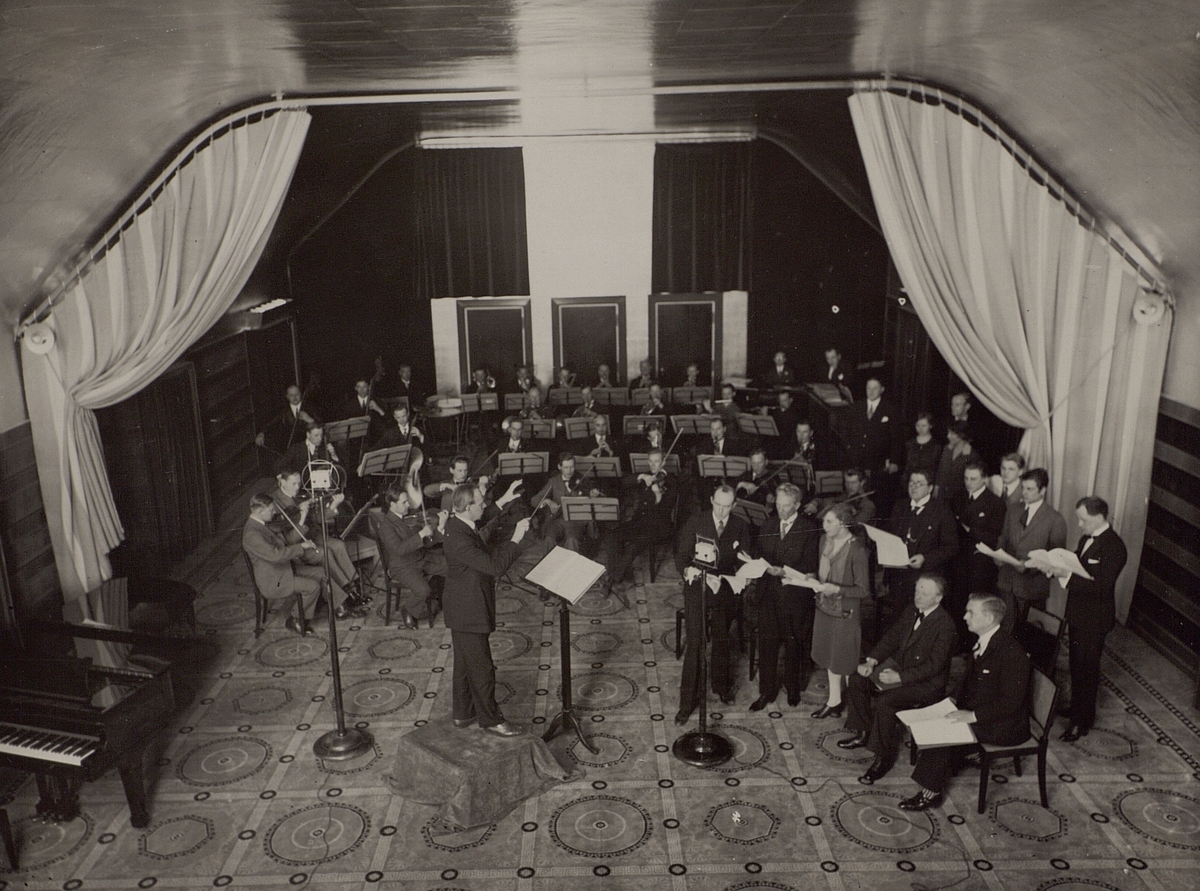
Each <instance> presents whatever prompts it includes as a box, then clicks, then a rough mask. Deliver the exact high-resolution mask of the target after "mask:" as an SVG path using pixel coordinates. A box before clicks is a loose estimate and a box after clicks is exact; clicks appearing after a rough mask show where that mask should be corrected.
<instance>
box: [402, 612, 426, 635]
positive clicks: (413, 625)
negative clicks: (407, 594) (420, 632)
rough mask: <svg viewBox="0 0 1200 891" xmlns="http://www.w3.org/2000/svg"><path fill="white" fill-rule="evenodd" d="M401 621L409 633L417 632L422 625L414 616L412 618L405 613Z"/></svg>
mask: <svg viewBox="0 0 1200 891" xmlns="http://www.w3.org/2000/svg"><path fill="white" fill-rule="evenodd" d="M400 620H401V621H402V622H403V623H404V627H405V628H407V629H408V630H409V631H416V630H417V629H418V628H420V627H421V623H420V622H418V621H417V620H416V619H415V618H413V617H412V616H410V615H409V614H408V613H405V614H404V615H403V616H401V617H400Z"/></svg>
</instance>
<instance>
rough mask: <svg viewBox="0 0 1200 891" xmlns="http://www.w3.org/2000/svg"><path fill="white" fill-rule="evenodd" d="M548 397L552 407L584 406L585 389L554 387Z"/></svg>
mask: <svg viewBox="0 0 1200 891" xmlns="http://www.w3.org/2000/svg"><path fill="white" fill-rule="evenodd" d="M548 396H549V397H550V404H551V405H583V387H553V388H551V389H550V390H549V392H548Z"/></svg>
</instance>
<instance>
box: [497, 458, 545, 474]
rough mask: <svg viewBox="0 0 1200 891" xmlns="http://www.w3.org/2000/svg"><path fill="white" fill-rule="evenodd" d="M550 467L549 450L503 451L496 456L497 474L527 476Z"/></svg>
mask: <svg viewBox="0 0 1200 891" xmlns="http://www.w3.org/2000/svg"><path fill="white" fill-rule="evenodd" d="M549 469H550V453H549V452H501V453H500V454H499V455H497V456H496V476H526V475H528V474H533V473H546V472H547V471H548V470H549Z"/></svg>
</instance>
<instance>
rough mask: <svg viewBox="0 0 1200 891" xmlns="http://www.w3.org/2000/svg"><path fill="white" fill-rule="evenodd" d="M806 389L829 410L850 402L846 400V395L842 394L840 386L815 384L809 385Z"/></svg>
mask: <svg viewBox="0 0 1200 891" xmlns="http://www.w3.org/2000/svg"><path fill="white" fill-rule="evenodd" d="M808 388H809V390H810V391H812V393H813V395H814V396H816V397H817V398H818V399H820V400H821V401H822V402H824V403H825V404H826V405H828V406H830V407H831V408H837V407H839V406H842V405H849V404H850V400H848V399H846V395H844V394H843V393H842V386H841V385H840V384H822V383H815V384H809V385H808Z"/></svg>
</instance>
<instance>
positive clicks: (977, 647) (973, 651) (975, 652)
mask: <svg viewBox="0 0 1200 891" xmlns="http://www.w3.org/2000/svg"><path fill="white" fill-rule="evenodd" d="M981 652H983V651H982V650H981V649H980V643H979V641H975V646H974V647H973V648H972V649H971V655H972V656H974V657H975V658H976V659H978V658H979V654H980V653H981Z"/></svg>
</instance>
